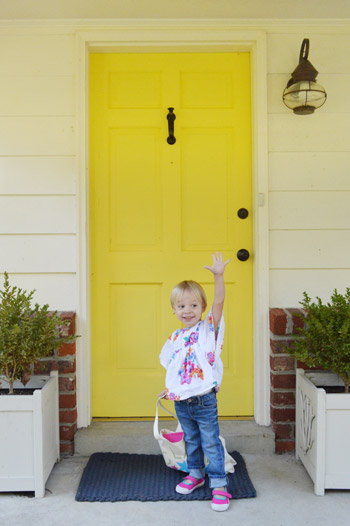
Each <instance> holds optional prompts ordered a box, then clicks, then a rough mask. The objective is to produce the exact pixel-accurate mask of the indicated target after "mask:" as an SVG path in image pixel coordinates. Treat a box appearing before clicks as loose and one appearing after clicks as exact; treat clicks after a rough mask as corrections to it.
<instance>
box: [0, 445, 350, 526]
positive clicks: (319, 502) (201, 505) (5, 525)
mask: <svg viewBox="0 0 350 526" xmlns="http://www.w3.org/2000/svg"><path fill="white" fill-rule="evenodd" d="M243 456H244V459H245V461H246V464H247V468H248V471H249V474H250V477H251V479H252V481H253V484H254V486H255V488H256V490H257V494H258V496H257V498H255V499H244V500H243V499H242V500H234V501H231V506H230V509H229V510H228V511H226V512H223V513H215V512H213V511H212V510H211V508H210V502H208V501H198V502H197V501H195V502H118V503H109V502H105V503H100V502H93V503H90V502H76V501H75V500H74V497H75V492H76V490H77V488H78V484H79V481H80V477H81V474H82V472H83V469H84V467H85V465H86V463H87V461H88V457H79V456H75V457H71V458H65V459H63V460H62V461H61V462H60V463H59V464H57V465H56V466H55V467H54V469H53V472H52V474H51V476H50V478H49V479H48V481H47V484H46V487H47V492H46V496H45V497H44V498H42V499H35V498H29V497H27V496H18V495H16V494H4V493H0V525H1V526H68V525H69V526H95V525H98V526H124V525H125V526H126V525H132V526H134V525H135V526H151V525H152V526H158V525H159V526H168V525H169V526H170V525H175V526H177V525H178V526H180V525H181V526H182V525H189V524H190V525H191V526H197V525H198V526H203V525H204V526H206V525H208V526H209V525H210V526H211V525H212V524H215V526H216V525H217V524H218V525H221V524H222V525H230V526H234V525H242V526H264V525H266V526H299V525H300V526H330V525H331V524H335V525H336V526H345V525H346V526H348V525H349V521H350V491H327V492H326V495H325V496H324V497H316V496H315V495H314V494H313V484H312V482H311V480H310V478H309V476H308V474H307V473H306V471H305V470H304V468H303V466H302V465H301V464H300V463H299V462H297V461H296V460H295V458H294V456H292V455H281V456H277V455H274V454H259V455H254V454H243Z"/></svg>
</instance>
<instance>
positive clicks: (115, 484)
mask: <svg viewBox="0 0 350 526" xmlns="http://www.w3.org/2000/svg"><path fill="white" fill-rule="evenodd" d="M230 454H231V455H232V456H233V458H234V459H235V460H236V462H237V464H236V466H235V472H234V473H229V474H228V480H229V484H228V492H229V493H231V495H232V498H234V499H246V498H251V497H256V491H255V488H254V486H253V484H252V482H251V480H250V478H249V475H248V472H247V469H246V466H245V463H244V460H243V458H242V457H241V455H240V454H239V453H238V452H237V451H234V452H233V453H230ZM185 476H186V473H183V472H182V471H176V470H175V469H170V468H168V467H166V465H165V463H164V460H163V457H162V455H134V454H132V455H130V454H128V453H94V454H93V455H91V457H90V459H89V462H88V463H87V465H86V468H85V470H84V472H83V475H82V477H81V480H80V484H79V488H78V491H77V494H76V496H75V500H77V501H79V502H85V501H88V502H94V501H99V502H117V501H126V500H138V501H158V500H211V498H212V494H211V489H210V488H209V484H208V478H207V477H206V482H205V485H204V486H202V487H201V488H198V489H196V490H195V491H193V492H192V493H190V494H189V495H180V494H179V493H176V491H175V486H176V485H177V484H178V483H179V482H181V480H182V479H183V478H184V477H185Z"/></svg>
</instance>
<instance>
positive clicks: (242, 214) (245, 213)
mask: <svg viewBox="0 0 350 526" xmlns="http://www.w3.org/2000/svg"><path fill="white" fill-rule="evenodd" d="M237 215H238V217H239V218H240V219H247V217H248V216H249V212H248V210H247V209H246V208H240V209H239V210H238V212H237Z"/></svg>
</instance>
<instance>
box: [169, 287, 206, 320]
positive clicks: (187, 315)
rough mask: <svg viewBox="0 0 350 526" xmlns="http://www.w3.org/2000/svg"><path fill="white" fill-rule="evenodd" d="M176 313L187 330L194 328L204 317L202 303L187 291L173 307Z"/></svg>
mask: <svg viewBox="0 0 350 526" xmlns="http://www.w3.org/2000/svg"><path fill="white" fill-rule="evenodd" d="M173 309H174V313H175V314H176V316H177V318H178V320H180V321H181V322H182V323H183V324H184V325H185V327H186V328H189V327H194V325H196V323H198V322H199V320H200V319H201V317H202V313H203V311H204V307H203V304H202V302H201V301H200V300H199V299H198V298H197V297H196V296H195V295H194V294H193V292H191V291H187V290H185V292H184V293H183V294H182V296H181V297H180V298H179V299H178V300H177V301H176V302H175V304H174V305H173Z"/></svg>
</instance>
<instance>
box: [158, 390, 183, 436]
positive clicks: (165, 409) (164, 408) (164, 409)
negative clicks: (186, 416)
mask: <svg viewBox="0 0 350 526" xmlns="http://www.w3.org/2000/svg"><path fill="white" fill-rule="evenodd" d="M158 406H160V407H161V408H162V409H163V411H165V412H166V413H168V414H169V415H170V416H172V417H173V418H175V419H176V420H177V417H176V415H174V413H172V412H171V411H169V409H167V408H166V407H164V406H163V404H162V402H161V398H158V400H157V404H156V417H155V419H154V424H153V436H154V438H155V439H156V440H161V439H162V438H163V437H162V435H161V434H160V433H159V426H158Z"/></svg>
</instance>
